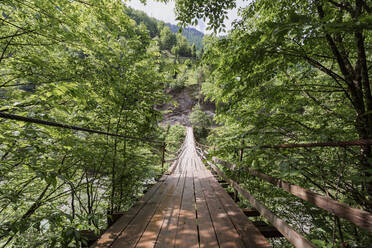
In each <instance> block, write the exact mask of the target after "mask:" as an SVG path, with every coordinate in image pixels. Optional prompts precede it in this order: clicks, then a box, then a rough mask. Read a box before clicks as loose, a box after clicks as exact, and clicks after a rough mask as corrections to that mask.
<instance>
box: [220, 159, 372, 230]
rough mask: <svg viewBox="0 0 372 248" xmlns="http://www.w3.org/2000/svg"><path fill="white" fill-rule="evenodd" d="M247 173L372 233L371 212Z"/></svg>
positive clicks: (275, 180) (251, 171)
mask: <svg viewBox="0 0 372 248" xmlns="http://www.w3.org/2000/svg"><path fill="white" fill-rule="evenodd" d="M214 161H216V162H218V163H221V161H222V160H220V159H217V158H214ZM222 162H224V163H223V165H225V166H227V168H229V169H233V168H234V166H233V165H231V164H230V163H227V162H226V161H222ZM247 171H248V172H249V173H250V174H251V175H253V176H256V177H258V178H261V179H262V180H264V181H266V182H269V183H271V184H273V185H275V186H276V187H279V188H281V189H283V190H285V191H287V192H288V193H291V194H292V195H295V196H297V197H299V198H301V199H303V200H305V201H307V202H310V203H312V204H314V205H315V206H317V207H319V208H322V209H324V210H326V211H328V212H330V213H332V214H334V215H336V216H338V217H340V218H343V219H346V220H348V221H350V222H352V223H354V224H355V225H357V226H360V227H362V228H364V229H366V230H368V231H369V232H372V214H371V213H370V212H367V211H364V210H361V209H357V208H353V207H350V206H349V205H347V204H345V203H342V202H338V201H335V200H333V199H332V198H329V197H326V196H323V195H320V194H318V193H315V192H313V191H310V190H307V189H304V188H302V187H300V186H297V185H295V184H291V183H288V182H286V181H283V180H280V179H279V178H275V177H271V176H268V175H266V174H264V173H261V172H259V171H256V170H253V169H250V168H247Z"/></svg>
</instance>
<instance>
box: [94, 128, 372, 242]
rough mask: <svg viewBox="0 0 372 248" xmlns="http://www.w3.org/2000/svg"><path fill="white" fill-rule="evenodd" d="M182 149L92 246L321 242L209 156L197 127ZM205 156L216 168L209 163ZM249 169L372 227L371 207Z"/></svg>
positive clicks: (345, 216) (294, 192) (365, 226)
mask: <svg viewBox="0 0 372 248" xmlns="http://www.w3.org/2000/svg"><path fill="white" fill-rule="evenodd" d="M368 142H369V141H368ZM354 143H355V142H354ZM354 143H353V144H351V145H354ZM180 150H181V152H180V154H179V155H178V157H177V159H176V160H175V162H174V163H173V164H172V166H171V167H170V168H169V169H168V171H167V172H166V173H165V175H163V177H162V178H161V179H160V180H159V182H158V183H157V184H155V185H154V186H153V187H152V188H151V189H150V190H149V191H148V192H147V193H146V194H145V195H144V196H143V197H142V199H141V200H139V201H138V202H137V204H135V205H134V206H133V207H132V208H131V209H129V210H128V211H127V212H125V213H123V214H121V216H120V218H118V220H117V221H116V222H115V223H114V224H113V225H111V226H110V227H109V228H108V229H107V230H106V232H105V233H103V234H102V235H101V237H100V238H99V239H98V240H96V241H95V242H94V244H93V245H91V248H105V247H112V248H119V247H122V248H127V247H133V248H135V247H138V248H139V247H141V248H150V247H159V248H160V247H164V248H165V247H166V248H168V247H185V248H186V247H187V248H188V247H195V248H197V247H223V248H224V247H249V248H256V247H257V248H258V247H260V248H261V247H262V248H264V247H271V245H270V243H269V242H268V241H267V238H278V237H284V238H286V239H287V240H288V241H289V242H290V243H292V244H293V245H294V246H295V247H297V248H311V247H316V246H315V245H314V244H313V243H311V242H310V241H308V240H306V239H305V237H304V236H302V235H301V234H300V233H298V232H297V231H296V230H295V229H293V228H292V227H291V226H290V225H288V224H287V223H286V222H285V221H284V220H282V219H281V218H280V217H278V216H276V215H275V214H274V213H272V212H271V211H270V210H269V209H267V208H266V207H265V205H264V204H262V203H261V202H259V201H258V200H257V199H255V198H254V197H253V196H252V195H251V194H250V193H249V192H247V191H245V190H244V189H243V188H242V187H241V186H240V185H239V183H237V182H235V181H233V180H232V179H230V178H229V177H227V176H226V175H225V174H224V173H223V172H222V170H220V169H219V168H218V167H217V166H216V165H215V164H213V163H211V162H210V161H208V160H207V158H206V155H207V154H208V153H207V152H205V151H203V150H202V148H200V147H197V146H196V142H195V140H194V135H193V131H192V128H188V129H187V135H186V139H185V141H184V143H183V145H182V148H181V149H180ZM202 159H205V161H206V163H207V164H208V165H209V166H210V168H211V169H212V171H209V170H208V169H207V168H206V166H205V165H204V164H203V162H202ZM212 160H213V162H214V163H216V164H220V165H222V166H223V167H225V168H227V169H229V170H234V166H235V165H233V164H230V163H228V162H226V161H222V160H219V159H218V158H215V157H213V158H212ZM248 172H249V173H250V174H252V175H253V176H256V177H259V178H260V179H262V180H264V181H267V182H269V183H271V184H273V185H274V186H276V187H279V188H282V189H283V190H285V191H287V192H289V193H291V194H293V195H295V196H297V197H299V198H301V199H303V200H305V201H308V202H310V203H312V204H314V205H315V206H317V207H319V208H322V209H324V210H326V211H328V212H330V213H332V214H334V215H335V216H338V217H340V218H343V219H346V220H348V221H350V222H352V223H353V224H355V225H357V226H360V227H363V228H365V229H366V230H368V231H370V232H372V214H371V213H369V212H366V211H363V210H360V209H356V208H352V207H350V206H348V205H346V204H344V203H341V202H337V201H335V200H333V199H330V198H328V197H325V196H322V195H319V194H317V193H315V192H312V191H310V190H306V189H303V188H301V187H299V186H297V185H293V184H290V183H288V182H285V181H282V180H280V179H277V178H274V177H270V176H268V175H265V174H263V173H260V172H258V171H255V170H252V169H249V168H248ZM218 178H219V179H218ZM228 185H230V186H231V187H232V188H234V190H235V192H234V194H233V196H231V194H229V193H228V192H227V191H225V189H224V188H225V187H226V186H228ZM238 195H239V196H240V197H244V198H245V199H246V200H248V201H249V202H250V204H251V205H252V206H253V207H254V208H249V209H241V208H239V206H238V205H237V204H236V202H237V200H238ZM253 216H254V217H255V216H263V217H265V218H266V219H267V220H268V221H269V222H270V224H271V225H268V224H266V223H265V222H259V221H258V222H252V221H251V220H250V219H249V218H248V217H253Z"/></svg>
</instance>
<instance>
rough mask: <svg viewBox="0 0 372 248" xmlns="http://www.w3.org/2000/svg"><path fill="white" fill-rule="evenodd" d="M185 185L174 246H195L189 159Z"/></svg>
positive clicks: (193, 204)
mask: <svg viewBox="0 0 372 248" xmlns="http://www.w3.org/2000/svg"><path fill="white" fill-rule="evenodd" d="M186 166H187V168H186V179H185V186H184V189H183V194H182V203H181V211H180V215H179V218H178V224H177V235H176V239H175V242H174V244H175V247H185V248H188V247H190V248H197V247H198V246H199V242H198V229H197V226H196V210H195V196H194V178H193V173H192V170H191V168H192V164H191V159H190V158H189V159H188V161H187V165H186Z"/></svg>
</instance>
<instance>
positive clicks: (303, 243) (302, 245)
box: [208, 162, 316, 248]
mask: <svg viewBox="0 0 372 248" xmlns="http://www.w3.org/2000/svg"><path fill="white" fill-rule="evenodd" d="M208 164H209V165H210V166H211V168H212V169H213V170H215V171H216V172H217V173H218V174H219V175H220V176H221V177H224V178H225V179H226V181H228V182H229V183H230V184H231V185H232V186H233V187H234V188H235V189H236V190H237V191H238V192H239V193H240V194H241V195H242V196H243V197H244V198H246V199H247V200H248V201H249V202H250V204H251V205H252V206H253V207H254V208H256V209H257V210H258V211H259V212H260V213H261V215H262V216H264V217H265V218H266V219H268V220H269V222H270V223H271V224H272V225H273V226H274V227H276V228H277V229H278V231H279V232H281V233H282V234H283V236H284V237H285V238H286V239H287V240H288V241H289V242H291V243H292V244H293V245H294V246H295V247H298V248H315V247H316V246H315V245H314V244H313V243H311V242H310V241H308V240H307V239H305V238H304V237H303V236H302V235H301V234H299V233H297V232H296V231H295V230H294V229H293V228H292V227H291V226H290V225H288V224H287V223H286V222H285V221H284V220H282V219H281V218H279V217H278V216H276V215H275V214H273V213H272V212H271V211H270V210H269V209H267V208H266V207H265V206H264V205H263V204H262V203H261V202H259V201H258V200H257V199H256V198H254V197H253V196H252V195H251V194H249V193H248V192H247V191H245V190H244V189H243V188H242V187H241V186H240V185H239V184H237V183H236V182H234V181H233V180H231V179H229V178H228V177H227V176H226V175H225V174H223V172H222V171H220V170H219V169H218V168H217V166H215V165H214V164H212V163H210V162H208Z"/></svg>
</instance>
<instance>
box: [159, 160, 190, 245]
mask: <svg viewBox="0 0 372 248" xmlns="http://www.w3.org/2000/svg"><path fill="white" fill-rule="evenodd" d="M182 166H183V163H182V162H181V163H180V164H179V166H178V167H179V168H182ZM178 167H177V168H176V170H175V173H176V174H179V175H180V181H179V183H178V185H177V189H176V191H175V194H174V197H173V198H172V201H171V205H169V207H168V209H167V211H166V214H165V216H166V218H164V220H163V223H162V226H161V230H160V233H159V235H158V238H157V241H156V243H155V247H157V248H168V247H173V246H174V240H175V238H176V234H177V223H178V217H179V212H180V207H181V201H182V193H183V187H184V184H185V179H186V177H185V174H183V173H180V172H182V170H181V171H180V170H179V168H178Z"/></svg>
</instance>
